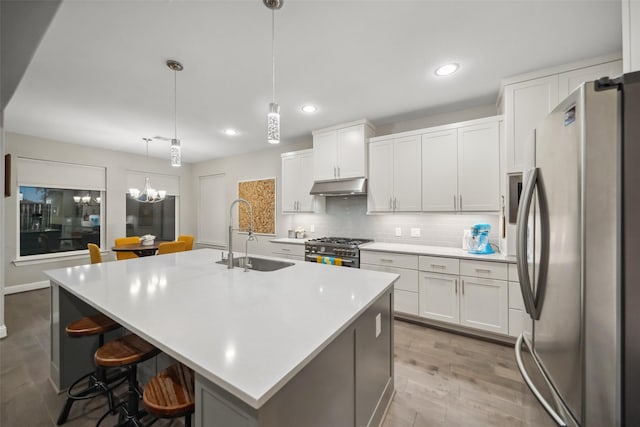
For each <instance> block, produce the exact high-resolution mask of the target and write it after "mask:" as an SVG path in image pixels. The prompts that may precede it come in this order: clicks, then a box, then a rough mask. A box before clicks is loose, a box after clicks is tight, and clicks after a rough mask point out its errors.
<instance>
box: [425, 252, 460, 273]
mask: <svg viewBox="0 0 640 427" xmlns="http://www.w3.org/2000/svg"><path fill="white" fill-rule="evenodd" d="M420 270H421V271H431V272H433V273H445V274H460V260H459V259H456V258H443V257H435V256H421V257H420Z"/></svg>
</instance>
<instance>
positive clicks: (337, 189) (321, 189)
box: [309, 178, 367, 196]
mask: <svg viewBox="0 0 640 427" xmlns="http://www.w3.org/2000/svg"><path fill="white" fill-rule="evenodd" d="M309 194H311V195H312V196H361V195H365V194H367V179H366V178H348V179H333V180H330V181H316V182H314V183H313V186H312V187H311V191H309Z"/></svg>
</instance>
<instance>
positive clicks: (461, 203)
mask: <svg viewBox="0 0 640 427" xmlns="http://www.w3.org/2000/svg"><path fill="white" fill-rule="evenodd" d="M458 209H460V210H462V194H461V195H460V207H459V208H458Z"/></svg>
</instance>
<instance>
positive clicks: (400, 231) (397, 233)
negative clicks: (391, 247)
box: [396, 227, 402, 237]
mask: <svg viewBox="0 0 640 427" xmlns="http://www.w3.org/2000/svg"><path fill="white" fill-rule="evenodd" d="M400 236H402V228H400V227H396V237H400Z"/></svg>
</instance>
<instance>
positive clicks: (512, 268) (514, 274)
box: [508, 264, 520, 282]
mask: <svg viewBox="0 0 640 427" xmlns="http://www.w3.org/2000/svg"><path fill="white" fill-rule="evenodd" d="M508 270H509V281H510V282H519V281H520V277H518V267H516V265H515V264H509V266H508Z"/></svg>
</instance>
